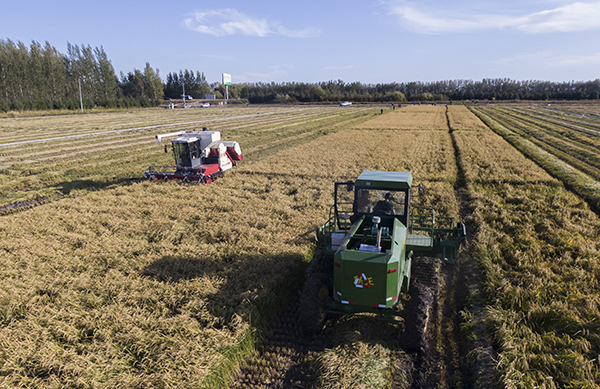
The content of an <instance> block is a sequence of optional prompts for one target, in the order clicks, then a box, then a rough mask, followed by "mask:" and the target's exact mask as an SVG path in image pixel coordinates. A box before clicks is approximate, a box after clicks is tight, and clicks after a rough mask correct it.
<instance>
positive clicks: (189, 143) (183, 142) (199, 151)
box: [144, 127, 242, 184]
mask: <svg viewBox="0 0 600 389" xmlns="http://www.w3.org/2000/svg"><path fill="white" fill-rule="evenodd" d="M173 136H176V137H177V138H175V139H172V140H171V149H172V150H173V156H174V157H175V164H176V166H175V167H171V166H163V167H162V168H160V169H158V170H157V169H154V168H153V167H152V166H150V167H149V168H148V169H147V170H146V171H145V172H144V176H145V177H146V178H147V179H149V180H154V181H156V180H163V181H167V180H173V179H179V180H182V181H184V182H197V183H204V184H209V183H211V182H213V180H214V179H215V178H217V177H220V176H222V175H223V172H224V171H225V170H229V169H231V168H232V167H234V166H236V165H237V163H238V162H239V161H241V160H242V149H241V148H240V145H239V144H238V142H234V141H223V140H221V133H220V132H219V131H208V129H207V128H206V127H204V128H203V130H202V131H190V130H183V131H178V132H172V133H169V134H162V135H156V144H157V145H159V146H162V139H163V138H167V137H173ZM166 152H167V146H166V145H165V153H166Z"/></svg>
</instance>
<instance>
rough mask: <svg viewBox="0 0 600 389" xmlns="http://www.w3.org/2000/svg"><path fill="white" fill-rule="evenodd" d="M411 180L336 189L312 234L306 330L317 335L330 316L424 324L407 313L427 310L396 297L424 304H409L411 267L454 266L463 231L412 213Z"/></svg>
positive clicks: (380, 178)
mask: <svg viewBox="0 0 600 389" xmlns="http://www.w3.org/2000/svg"><path fill="white" fill-rule="evenodd" d="M412 180H413V177H412V174H411V173H409V172H386V171H364V172H363V173H362V174H361V175H360V176H359V177H358V178H357V179H356V180H355V181H354V182H352V181H348V182H338V183H335V186H334V204H333V206H332V207H331V209H330V212H329V219H328V221H327V222H326V223H325V224H324V225H323V226H322V227H320V228H319V229H318V230H317V241H318V247H317V250H316V253H315V256H314V258H313V260H312V261H311V267H309V269H308V272H309V273H310V275H309V278H308V280H307V282H306V284H305V286H304V289H303V292H302V298H301V302H300V307H299V310H300V320H301V321H302V324H303V325H304V327H305V329H307V330H309V331H317V330H319V329H322V327H323V324H324V321H325V318H326V317H327V314H342V315H359V314H365V313H371V314H372V313H375V314H379V316H381V317H384V318H388V319H393V318H394V317H396V316H400V317H403V318H404V319H405V324H406V328H407V329H408V326H409V325H410V324H411V323H410V322H411V321H412V322H416V321H420V322H423V321H424V320H425V321H426V318H423V317H420V318H415V317H411V315H412V314H411V313H410V312H411V311H414V312H421V315H423V312H427V311H428V308H427V307H413V308H419V309H412V310H411V307H410V306H409V308H408V309H406V308H405V307H404V306H403V305H404V304H403V303H402V302H401V294H402V293H410V292H413V293H412V294H411V296H412V297H411V303H410V304H412V305H416V304H423V301H425V300H426V299H425V300H423V299H422V298H419V296H413V295H414V294H416V293H414V290H415V288H414V287H411V280H412V279H413V276H414V275H413V274H412V273H413V271H414V269H418V268H419V266H416V265H418V264H419V263H418V262H415V261H420V260H423V258H425V257H429V258H430V259H431V257H434V258H439V259H440V260H441V261H443V262H448V263H454V262H456V261H457V259H458V255H459V252H460V246H461V244H462V243H463V242H464V241H465V239H466V231H465V226H464V224H462V223H458V224H456V223H455V222H454V219H452V218H449V217H439V216H436V215H435V211H434V210H433V209H432V208H423V207H414V206H411V187H412ZM420 189H421V188H420ZM420 191H421V190H420ZM423 277H427V275H426V274H425V275H421V279H422V278H423ZM421 292H422V293H425V294H427V293H429V295H431V293H430V292H427V291H421ZM426 303H427V302H426V301H425V304H426ZM414 315H417V314H414ZM425 315H426V314H425ZM421 324H422V323H421ZM421 330H422V331H423V328H421ZM421 335H422V334H421ZM416 338H417V339H418V338H419V337H416ZM415 341H416V340H415ZM418 343H419V342H416V344H418ZM417 347H418V346H417Z"/></svg>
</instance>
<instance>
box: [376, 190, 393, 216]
mask: <svg viewBox="0 0 600 389" xmlns="http://www.w3.org/2000/svg"><path fill="white" fill-rule="evenodd" d="M392 201H394V197H393V196H392V194H391V193H390V192H387V193H386V194H385V196H384V199H383V200H379V201H378V202H377V204H375V207H373V213H383V214H385V215H395V214H396V211H395V210H394V204H393V203H392Z"/></svg>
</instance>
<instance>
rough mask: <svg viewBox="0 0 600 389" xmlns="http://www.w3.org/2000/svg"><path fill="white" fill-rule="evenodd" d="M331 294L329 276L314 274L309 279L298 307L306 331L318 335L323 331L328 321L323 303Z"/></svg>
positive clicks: (301, 322)
mask: <svg viewBox="0 0 600 389" xmlns="http://www.w3.org/2000/svg"><path fill="white" fill-rule="evenodd" d="M330 293H331V287H330V283H329V277H327V275H325V274H323V273H313V274H312V275H311V276H310V277H308V280H307V281H306V283H305V284H304V288H303V289H302V296H301V297H300V306H299V307H298V313H299V315H298V316H299V319H300V324H301V325H302V328H304V331H306V332H308V333H316V332H320V331H322V330H323V326H324V325H325V321H326V319H327V316H326V313H325V310H324V308H323V303H324V302H325V300H327V299H328V298H329V296H330Z"/></svg>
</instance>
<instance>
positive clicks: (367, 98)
mask: <svg viewBox="0 0 600 389" xmlns="http://www.w3.org/2000/svg"><path fill="white" fill-rule="evenodd" d="M184 89H185V94H186V95H191V96H192V97H194V98H203V97H204V95H206V94H209V93H211V94H215V95H216V97H217V98H222V97H223V95H224V94H225V87H224V86H223V85H220V84H219V83H213V84H210V85H209V84H208V82H207V81H206V78H205V77H204V73H201V72H199V71H196V72H194V71H190V70H185V71H179V72H178V73H168V74H167V76H166V81H164V82H163V81H162V79H161V78H160V75H159V71H158V69H156V70H155V69H153V68H152V67H151V66H150V64H149V63H146V67H145V68H144V70H143V71H140V70H138V69H134V70H133V71H131V72H129V73H127V74H124V73H123V72H121V73H120V76H117V75H116V74H115V71H114V68H113V66H112V64H111V62H110V60H109V59H108V56H107V54H106V53H105V51H104V49H103V48H102V47H100V48H97V47H96V48H93V49H92V47H90V46H89V45H88V46H85V45H82V46H78V45H71V44H67V53H66V54H62V53H60V52H59V51H58V50H56V48H54V47H53V46H51V45H50V44H49V43H48V42H46V43H45V44H44V45H43V46H42V45H41V44H39V43H38V42H35V41H33V42H32V43H31V45H30V46H26V45H25V44H23V43H22V42H16V43H15V42H13V41H11V40H9V39H7V40H3V39H0V112H7V111H9V110H16V111H22V110H38V109H39V110H41V109H79V107H80V91H81V100H82V102H83V106H84V108H92V107H95V106H100V107H106V108H117V107H152V106H157V105H159V104H160V103H162V102H163V101H164V100H163V99H164V98H165V97H169V98H172V99H178V98H180V97H181V95H182V94H184ZM228 92H229V98H230V99H243V100H245V101H248V102H250V103H296V102H306V103H310V102H339V101H343V100H348V101H354V102H404V101H449V100H457V101H460V100H584V99H599V98H600V79H596V80H594V81H570V82H550V81H538V80H528V81H515V80H511V79H508V78H494V79H483V80H482V81H472V80H444V81H435V82H405V83H397V82H392V83H383V84H363V83H360V82H352V83H346V82H344V81H342V80H337V81H326V82H319V83H301V82H286V83H274V82H272V83H262V82H259V83H245V84H233V85H231V86H229V88H228Z"/></svg>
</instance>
